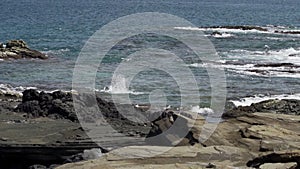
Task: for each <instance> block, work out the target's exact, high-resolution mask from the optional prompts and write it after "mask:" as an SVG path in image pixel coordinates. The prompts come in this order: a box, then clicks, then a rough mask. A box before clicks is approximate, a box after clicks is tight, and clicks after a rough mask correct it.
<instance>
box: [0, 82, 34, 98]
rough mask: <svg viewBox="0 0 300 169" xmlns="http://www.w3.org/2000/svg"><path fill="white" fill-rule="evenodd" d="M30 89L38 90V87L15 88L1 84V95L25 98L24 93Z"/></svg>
mask: <svg viewBox="0 0 300 169" xmlns="http://www.w3.org/2000/svg"><path fill="white" fill-rule="evenodd" d="M28 89H36V87H23V86H18V87H13V86H11V85H9V84H0V93H2V94H9V95H16V96H23V94H22V93H23V91H24V90H28Z"/></svg>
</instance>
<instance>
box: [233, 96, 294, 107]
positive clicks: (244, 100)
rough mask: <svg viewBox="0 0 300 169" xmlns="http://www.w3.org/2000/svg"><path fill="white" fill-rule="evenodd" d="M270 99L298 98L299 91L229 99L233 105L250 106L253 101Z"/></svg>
mask: <svg viewBox="0 0 300 169" xmlns="http://www.w3.org/2000/svg"><path fill="white" fill-rule="evenodd" d="M270 99H278V100H282V99H296V100H300V93H298V94H290V95H288V94H282V95H273V96H265V95H255V96H253V97H245V98H242V99H239V100H231V102H232V103H233V104H234V105H235V106H250V105H251V104H253V103H259V102H262V101H266V100H270Z"/></svg>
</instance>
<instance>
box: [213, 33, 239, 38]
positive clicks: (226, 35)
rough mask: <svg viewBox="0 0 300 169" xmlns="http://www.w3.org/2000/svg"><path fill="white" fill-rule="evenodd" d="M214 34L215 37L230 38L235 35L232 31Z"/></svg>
mask: <svg viewBox="0 0 300 169" xmlns="http://www.w3.org/2000/svg"><path fill="white" fill-rule="evenodd" d="M212 36H213V37H215V38H230V37H234V35H233V34H230V33H222V34H215V35H212Z"/></svg>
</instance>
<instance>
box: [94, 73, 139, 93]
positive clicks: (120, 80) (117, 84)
mask: <svg viewBox="0 0 300 169" xmlns="http://www.w3.org/2000/svg"><path fill="white" fill-rule="evenodd" d="M100 92H105V93H111V94H134V95H139V94H143V93H142V92H136V91H133V90H129V87H128V85H127V81H126V78H124V77H123V76H117V77H116V78H115V79H114V80H113V81H112V84H111V85H110V86H107V87H104V89H102V90H100Z"/></svg>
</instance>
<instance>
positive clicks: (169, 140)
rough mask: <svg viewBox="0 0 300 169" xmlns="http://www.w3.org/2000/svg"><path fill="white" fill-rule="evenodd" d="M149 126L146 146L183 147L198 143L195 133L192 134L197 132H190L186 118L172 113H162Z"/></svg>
mask: <svg viewBox="0 0 300 169" xmlns="http://www.w3.org/2000/svg"><path fill="white" fill-rule="evenodd" d="M151 126H152V128H151V130H150V132H149V133H148V135H147V136H146V138H147V139H146V142H147V143H148V144H151V145H161V146H183V145H194V144H195V143H199V141H198V137H196V136H197V133H195V132H193V131H197V130H193V129H192V130H190V128H189V120H188V118H185V117H184V116H181V115H179V114H175V113H174V112H173V111H168V110H166V111H163V112H162V113H161V115H160V116H159V117H158V118H157V119H156V120H154V121H152V122H151ZM152 137H153V139H152ZM178 141H179V142H178Z"/></svg>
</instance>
